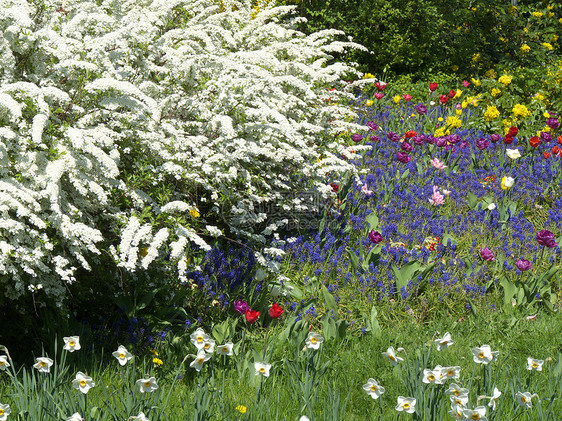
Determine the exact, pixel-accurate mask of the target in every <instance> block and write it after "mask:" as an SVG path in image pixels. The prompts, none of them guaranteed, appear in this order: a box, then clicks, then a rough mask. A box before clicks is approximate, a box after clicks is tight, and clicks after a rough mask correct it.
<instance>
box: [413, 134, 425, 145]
mask: <svg viewBox="0 0 562 421" xmlns="http://www.w3.org/2000/svg"><path fill="white" fill-rule="evenodd" d="M412 141H413V142H414V144H415V145H418V146H421V145H423V142H424V141H425V137H424V136H414V137H413V138H412Z"/></svg>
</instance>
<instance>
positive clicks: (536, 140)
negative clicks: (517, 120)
mask: <svg viewBox="0 0 562 421" xmlns="http://www.w3.org/2000/svg"><path fill="white" fill-rule="evenodd" d="M539 143H541V140H540V139H539V137H538V136H533V137H532V138H530V139H529V144H530V145H531V148H536V147H537V146H539Z"/></svg>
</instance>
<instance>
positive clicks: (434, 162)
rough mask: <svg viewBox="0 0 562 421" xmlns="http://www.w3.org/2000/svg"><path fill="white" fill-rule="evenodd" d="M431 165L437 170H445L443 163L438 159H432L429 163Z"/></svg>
mask: <svg viewBox="0 0 562 421" xmlns="http://www.w3.org/2000/svg"><path fill="white" fill-rule="evenodd" d="M430 162H431V165H432V166H433V168H437V169H438V170H442V169H443V168H447V166H446V165H445V163H444V162H441V161H439V158H433V159H432V160H431V161H430Z"/></svg>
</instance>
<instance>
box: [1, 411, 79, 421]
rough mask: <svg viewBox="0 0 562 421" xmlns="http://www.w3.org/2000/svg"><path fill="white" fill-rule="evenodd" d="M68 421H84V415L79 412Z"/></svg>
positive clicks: (67, 420)
mask: <svg viewBox="0 0 562 421" xmlns="http://www.w3.org/2000/svg"><path fill="white" fill-rule="evenodd" d="M1 419H2V418H0V420H1ZM66 421H84V418H82V415H80V414H79V413H78V412H75V413H74V414H72V415H71V416H70V417H68V418H67V419H66Z"/></svg>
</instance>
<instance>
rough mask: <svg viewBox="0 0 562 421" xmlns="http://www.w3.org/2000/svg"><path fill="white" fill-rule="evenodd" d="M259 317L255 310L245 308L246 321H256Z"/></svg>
mask: <svg viewBox="0 0 562 421" xmlns="http://www.w3.org/2000/svg"><path fill="white" fill-rule="evenodd" d="M259 317H260V312H259V311H255V310H250V309H248V310H246V320H247V321H248V323H255V322H257V320H258V318H259Z"/></svg>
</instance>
